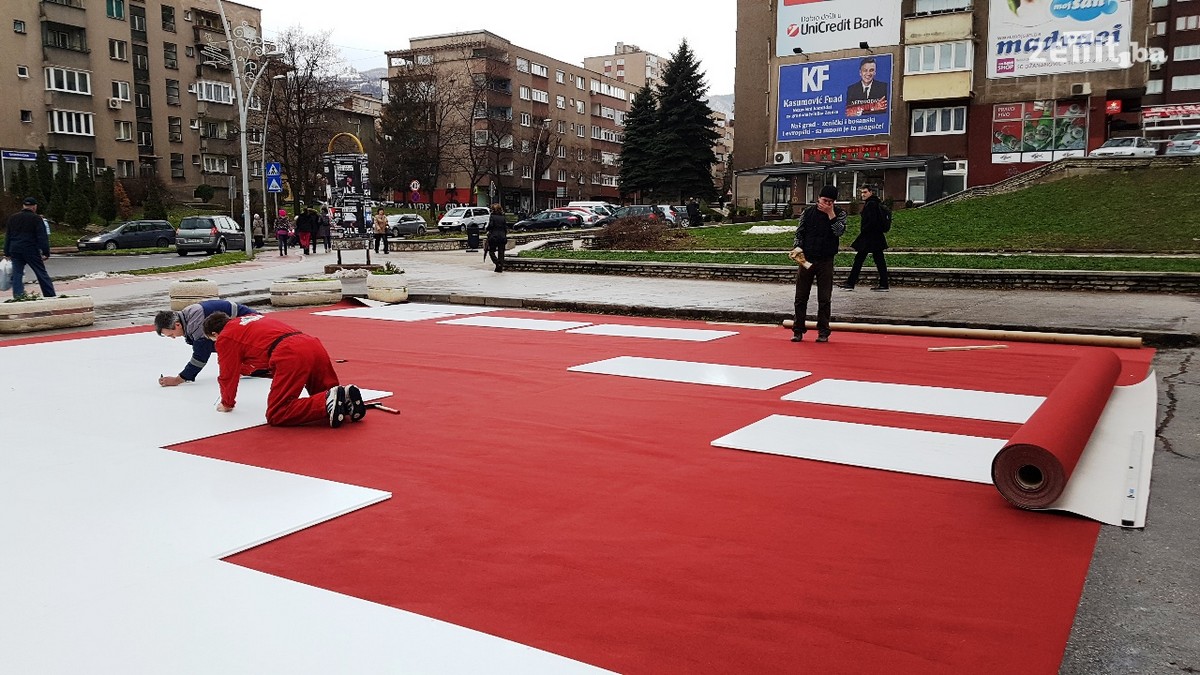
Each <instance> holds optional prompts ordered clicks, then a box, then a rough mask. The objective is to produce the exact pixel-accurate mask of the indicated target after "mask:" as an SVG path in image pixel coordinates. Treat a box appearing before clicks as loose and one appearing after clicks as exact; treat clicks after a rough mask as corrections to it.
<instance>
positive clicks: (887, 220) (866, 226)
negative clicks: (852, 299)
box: [839, 185, 892, 291]
mask: <svg viewBox="0 0 1200 675" xmlns="http://www.w3.org/2000/svg"><path fill="white" fill-rule="evenodd" d="M860 194H861V196H862V198H863V208H862V225H861V226H860V227H859V232H858V236H857V237H855V239H854V243H852V244H850V246H851V247H852V248H853V249H854V250H855V251H857V253H855V254H854V266H853V267H851V268H850V276H849V277H848V278H847V279H846V283H844V284H842V285H841V286H839V288H844V289H846V290H847V291H852V290H854V285H855V284H857V283H858V275H859V274H860V273H861V272H862V268H863V263H865V262H866V261H867V254H870V255H871V258H872V259H873V260H874V261H875V269H876V271H878V272H879V284H878V285H876V286H874V287H872V288H871V290H873V291H886V290H888V286H889V283H888V269H887V262H886V261H885V260H884V259H883V251H884V250H885V249H886V248H887V247H888V243H887V237H885V236H884V234H885V233H886V232H888V231H889V230H891V229H892V213H891V211H889V210H888V208H887V207H886V206H884V205H883V203H882V202H880V201H879V188H877V187H875V186H874V185H864V186H863V187H862V190H861V193H860Z"/></svg>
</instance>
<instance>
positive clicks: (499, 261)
mask: <svg viewBox="0 0 1200 675" xmlns="http://www.w3.org/2000/svg"><path fill="white" fill-rule="evenodd" d="M484 233H485V234H486V235H487V243H486V244H484V246H483V255H484V259H485V260H486V259H487V256H491V258H492V264H493V265H495V266H496V271H497V272H503V271H504V247H505V246H507V245H508V218H507V217H506V216H505V215H504V207H503V206H500V205H499V204H492V215H490V216H488V223H487V227H485V228H484Z"/></svg>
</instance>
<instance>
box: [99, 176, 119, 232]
mask: <svg viewBox="0 0 1200 675" xmlns="http://www.w3.org/2000/svg"><path fill="white" fill-rule="evenodd" d="M96 212H97V213H98V214H99V215H100V218H101V219H103V220H104V224H105V225H108V224H109V223H111V222H112V221H113V220H114V219H116V217H117V176H116V174H115V173H113V170H112V167H109V168H107V169H105V170H104V173H103V174H101V175H100V190H99V192H97V193H96Z"/></svg>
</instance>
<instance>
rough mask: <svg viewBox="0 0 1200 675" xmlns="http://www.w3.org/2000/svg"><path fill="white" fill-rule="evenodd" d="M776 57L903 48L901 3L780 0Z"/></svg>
mask: <svg viewBox="0 0 1200 675" xmlns="http://www.w3.org/2000/svg"><path fill="white" fill-rule="evenodd" d="M778 7H779V11H778V12H777V14H776V17H775V19H776V30H775V55H776V56H792V55H794V54H796V53H798V52H796V51H795V50H796V49H800V50H802V51H803V53H805V54H816V53H818V52H828V51H834V50H837V49H858V48H859V44H860V43H862V42H865V43H867V44H868V45H870V46H871V47H888V46H891V45H898V44H900V0H883V1H882V2H875V3H864V2H862V0H780V2H779V3H778Z"/></svg>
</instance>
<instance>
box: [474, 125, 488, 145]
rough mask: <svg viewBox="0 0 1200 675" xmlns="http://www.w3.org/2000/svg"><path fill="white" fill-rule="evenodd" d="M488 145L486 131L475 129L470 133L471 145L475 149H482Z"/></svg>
mask: <svg viewBox="0 0 1200 675" xmlns="http://www.w3.org/2000/svg"><path fill="white" fill-rule="evenodd" d="M487 144H488V132H487V130H486V129H476V130H474V131H472V132H471V145H474V146H475V147H477V148H478V147H483V146H485V145H487Z"/></svg>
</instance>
